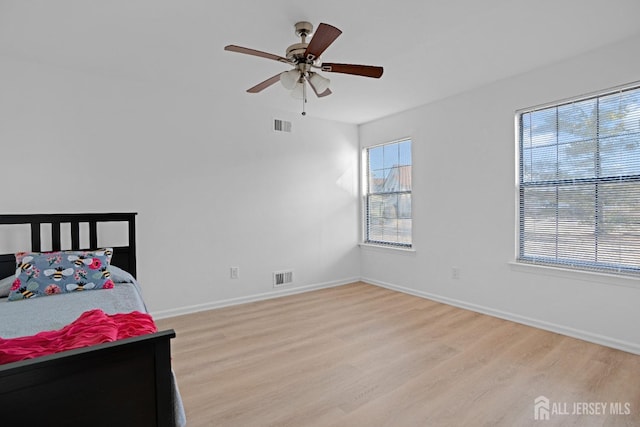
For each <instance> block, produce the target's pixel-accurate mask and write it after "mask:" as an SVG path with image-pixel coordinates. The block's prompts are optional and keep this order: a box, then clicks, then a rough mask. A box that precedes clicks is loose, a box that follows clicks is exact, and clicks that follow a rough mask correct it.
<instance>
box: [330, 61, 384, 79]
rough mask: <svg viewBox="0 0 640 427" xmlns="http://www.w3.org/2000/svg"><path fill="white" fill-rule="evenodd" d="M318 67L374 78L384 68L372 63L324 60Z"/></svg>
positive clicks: (333, 71)
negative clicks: (361, 63) (337, 62)
mask: <svg viewBox="0 0 640 427" xmlns="http://www.w3.org/2000/svg"><path fill="white" fill-rule="evenodd" d="M320 68H321V69H322V71H326V72H328V73H343V74H354V75H356V76H364V77H373V78H375V79H379V78H380V77H381V76H382V73H383V72H384V68H382V67H375V66H373V65H354V64H336V63H332V62H325V63H323V64H322V67H320Z"/></svg>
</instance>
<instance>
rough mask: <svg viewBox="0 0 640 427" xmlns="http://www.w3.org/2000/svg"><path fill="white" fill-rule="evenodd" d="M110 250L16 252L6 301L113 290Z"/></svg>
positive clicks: (111, 253) (111, 251) (111, 252)
mask: <svg viewBox="0 0 640 427" xmlns="http://www.w3.org/2000/svg"><path fill="white" fill-rule="evenodd" d="M112 255H113V249H112V248H106V249H100V250H97V251H59V252H44V253H39V252H19V253H17V254H16V275H15V280H14V282H13V284H12V286H11V291H10V292H9V301H18V300H22V299H29V298H36V297H40V296H47V295H55V294H62V293H68V292H80V291H86V290H93V289H110V288H113V281H112V280H111V278H110V272H109V270H108V268H109V264H110V262H111V256H112Z"/></svg>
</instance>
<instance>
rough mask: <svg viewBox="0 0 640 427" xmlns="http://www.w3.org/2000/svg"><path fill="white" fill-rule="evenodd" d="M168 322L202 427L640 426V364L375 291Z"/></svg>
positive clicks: (188, 398)
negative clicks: (543, 406)
mask: <svg viewBox="0 0 640 427" xmlns="http://www.w3.org/2000/svg"><path fill="white" fill-rule="evenodd" d="M157 323H158V327H159V328H160V329H166V328H174V329H175V330H176V333H177V338H176V339H174V340H173V343H172V346H173V348H172V352H173V366H174V370H175V372H176V376H177V379H178V385H179V388H180V392H181V394H182V398H183V401H184V404H185V408H186V412H187V420H188V425H189V427H198V426H225V427H226V426H242V427H252V426H304V427H306V426H309V427H315V426H323V427H324V426H327V427H338V426H340V427H344V426H349V427H358V426H366V427H376V426H394V427H398V426H400V427H404V426H407V427H414V426H509V427H512V426H566V425H570V426H638V425H640V356H637V355H633V354H629V353H625V352H622V351H618V350H613V349H610V348H607V347H602V346H599V345H595V344H590V343H587V342H584V341H581V340H577V339H573V338H569V337H565V336H562V335H558V334H554V333H551V332H546V331H542V330H539V329H535V328H531V327H528V326H523V325H520V324H517V323H513V322H509V321H505V320H501V319H497V318H494V317H490V316H486V315H482V314H478V313H474V312H471V311H467V310H463V309H459V308H455V307H451V306H448V305H444V304H440V303H436V302H433V301H429V300H426V299H423V298H418V297H414V296H410V295H405V294H402V293H399V292H394V291H390V290H387V289H383V288H380V287H377V286H372V285H368V284H365V283H353V284H349V285H345V286H340V287H336V288H331V289H323V290H319V291H314V292H308V293H304V294H298V295H293V296H288V297H283V298H278V299H273V300H267V301H261V302H255V303H249V304H244V305H238V306H234V307H227V308H222V309H217V310H212V311H207V312H201V313H195V314H190V315H185V316H179V317H174V318H170V319H162V320H159V321H157ZM538 396H545V397H547V398H548V399H549V400H550V401H551V402H550V407H549V409H550V411H551V412H552V413H551V414H550V417H549V420H548V421H536V420H535V419H534V399H536V398H537V397H538ZM600 402H603V403H607V407H605V408H604V414H601V415H598V414H594V413H593V410H594V409H596V408H595V405H594V404H595V403H600ZM583 403H585V404H586V405H584V406H583ZM612 403H616V404H618V403H619V404H621V407H620V408H618V406H615V408H617V409H621V410H622V412H623V413H624V412H625V410H626V409H629V410H630V414H612V413H611V408H612V406H611V404H612ZM626 404H628V405H629V406H625V405H626ZM575 408H580V409H583V411H582V412H585V410H586V411H587V414H574V409H575ZM600 408H601V407H600ZM601 409H602V408H601ZM565 412H568V414H564V413H565ZM618 412H620V411H618Z"/></svg>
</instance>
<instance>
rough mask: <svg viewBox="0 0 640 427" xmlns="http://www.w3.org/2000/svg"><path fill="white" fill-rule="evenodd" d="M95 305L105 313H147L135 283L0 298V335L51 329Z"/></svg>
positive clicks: (8, 335) (68, 321)
mask: <svg viewBox="0 0 640 427" xmlns="http://www.w3.org/2000/svg"><path fill="white" fill-rule="evenodd" d="M95 308H100V309H102V310H103V311H104V312H105V313H107V314H115V313H130V312H132V311H141V312H143V313H146V312H147V310H146V308H145V305H144V301H143V300H142V297H141V295H140V292H139V288H138V287H137V285H136V284H135V283H117V284H116V285H115V286H114V288H113V289H100V290H92V291H84V292H74V293H67V294H61V295H52V296H40V297H37V298H31V299H28V300H21V301H9V300H8V298H0V337H2V338H15V337H21V336H27V335H33V334H37V333H38V332H41V331H54V330H57V329H60V328H62V327H63V326H65V325H68V324H69V323H71V322H73V321H74V320H76V319H77V318H78V317H79V316H80V315H81V314H82V313H83V312H85V311H87V310H92V309H95Z"/></svg>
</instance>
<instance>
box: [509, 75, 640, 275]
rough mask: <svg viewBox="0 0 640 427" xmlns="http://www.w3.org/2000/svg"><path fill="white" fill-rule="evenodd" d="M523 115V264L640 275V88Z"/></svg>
mask: <svg viewBox="0 0 640 427" xmlns="http://www.w3.org/2000/svg"><path fill="white" fill-rule="evenodd" d="M518 118H519V139H520V141H519V211H520V212H519V237H520V238H519V251H518V253H519V256H518V258H519V260H520V261H523V262H532V263H542V264H551V265H560V266H568V267H573V268H579V269H593V270H600V271H607V272H619V273H631V274H638V273H640V86H637V85H636V86H635V87H630V88H624V89H617V90H615V91H609V92H603V93H601V94H597V95H594V96H591V97H588V98H581V99H576V100H573V101H565V102H563V103H561V104H557V105H552V106H548V107H545V108H541V109H535V110H530V111H524V112H521V113H519V116H518Z"/></svg>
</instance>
